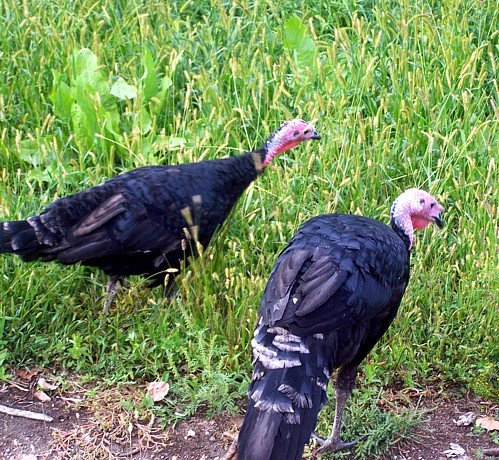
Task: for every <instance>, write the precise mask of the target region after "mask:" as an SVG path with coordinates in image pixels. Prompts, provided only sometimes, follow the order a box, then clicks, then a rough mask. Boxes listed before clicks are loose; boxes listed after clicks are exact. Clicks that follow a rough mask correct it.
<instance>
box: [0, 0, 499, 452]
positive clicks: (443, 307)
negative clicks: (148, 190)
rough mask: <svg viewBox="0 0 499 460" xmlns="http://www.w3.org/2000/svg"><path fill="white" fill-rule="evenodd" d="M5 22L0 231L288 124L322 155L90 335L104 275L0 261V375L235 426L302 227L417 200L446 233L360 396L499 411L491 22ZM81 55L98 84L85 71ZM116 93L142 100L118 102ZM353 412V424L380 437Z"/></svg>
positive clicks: (43, 0) (361, 16)
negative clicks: (119, 396) (43, 371)
mask: <svg viewBox="0 0 499 460" xmlns="http://www.w3.org/2000/svg"><path fill="white" fill-rule="evenodd" d="M0 12H1V16H2V17H3V18H5V21H4V24H3V27H2V29H1V30H0V47H1V48H0V64H1V67H2V73H1V75H0V123H1V125H0V127H1V129H0V175H1V177H0V215H1V216H2V219H4V220H6V219H17V218H21V217H27V216H29V215H31V214H33V213H36V212H39V211H40V210H41V209H42V208H43V207H44V206H45V205H47V204H49V203H50V202H51V201H52V200H53V199H55V198H57V197H60V196H63V195H66V194H69V193H72V192H75V191H77V190H81V189H83V188H85V187H88V186H90V185H93V184H97V183H99V182H101V181H102V180H104V179H106V178H109V177H111V176H113V175H114V174H116V173H118V172H121V171H122V170H128V169H131V168H134V167H137V166H140V165H144V164H151V163H155V164H156V163H161V164H172V163H179V162H188V161H197V160H200V159H205V158H219V157H222V156H225V155H231V154H237V153H239V152H241V151H244V150H248V149H251V148H253V147H256V146H258V145H259V144H260V143H261V142H262V140H263V139H264V138H265V137H266V136H267V135H268V133H269V132H270V131H271V130H272V129H273V128H275V127H276V126H278V125H279V124H280V122H281V121H283V120H284V119H286V118H290V117H296V116H299V117H303V118H306V119H316V120H317V122H316V125H317V128H318V130H319V131H320V132H321V134H322V135H323V141H322V142H321V143H320V144H319V145H317V144H314V145H312V144H309V145H305V146H301V147H299V148H298V149H296V150H295V151H293V152H291V153H289V154H286V155H285V156H283V157H281V158H280V159H278V160H277V161H276V162H274V164H272V165H271V166H270V167H269V168H268V171H267V172H266V174H265V175H264V176H263V177H262V178H260V179H259V180H258V181H257V182H255V183H254V184H253V185H252V186H251V187H250V188H249V189H248V191H247V192H246V194H245V195H244V197H243V198H242V199H241V200H240V202H239V203H238V205H237V207H236V209H235V211H234V212H233V213H232V215H231V216H230V218H229V220H228V222H227V225H226V226H225V227H224V229H223V232H221V234H220V235H219V237H218V238H217V239H216V241H214V244H213V245H212V246H211V247H210V248H209V249H207V250H206V251H205V257H204V259H203V260H200V261H198V262H197V263H196V264H194V265H193V266H191V267H190V268H189V270H186V271H185V272H184V273H183V275H182V276H181V277H180V279H179V294H178V296H177V297H176V298H175V299H174V300H172V301H169V300H164V299H163V298H162V295H161V292H159V291H160V290H152V291H151V290H147V289H145V285H144V281H143V280H140V279H132V280H131V283H130V284H131V288H130V290H129V291H128V292H127V293H126V294H124V295H122V296H121V298H120V300H119V302H118V305H117V306H116V307H115V308H114V309H113V310H112V311H111V314H110V316H109V317H107V318H102V317H100V316H99V311H100V309H101V305H102V294H103V287H102V285H103V283H104V281H105V280H104V277H103V276H102V275H101V274H100V273H98V272H96V271H93V270H90V269H87V268H83V267H61V266H57V265H54V264H45V265H44V264H29V265H28V264H24V263H21V262H20V261H19V260H18V259H17V258H14V257H11V256H2V257H1V258H0V273H1V276H0V292H1V299H0V360H1V361H2V362H3V364H1V366H4V367H3V368H0V375H2V373H1V372H6V371H7V372H8V370H9V369H12V368H13V367H14V366H25V365H26V366H34V365H36V366H56V367H58V368H61V369H63V370H64V371H66V372H78V373H79V374H80V375H82V376H84V378H86V379H88V380H93V381H101V382H103V383H104V384H106V385H113V384H115V383H116V382H127V381H144V380H145V381H148V380H151V379H154V378H157V377H164V378H166V379H168V380H169V382H170V383H171V388H172V400H171V401H172V402H171V403H169V404H170V405H171V407H166V408H165V413H166V414H170V415H171V414H173V413H175V412H177V413H181V414H184V413H185V414H190V413H192V412H194V411H195V410H196V409H197V408H199V407H200V406H207V407H208V408H209V410H215V411H218V410H226V409H228V410H232V409H233V408H234V405H235V401H236V399H237V397H238V396H242V395H244V393H245V388H246V385H247V382H248V375H249V371H250V368H251V364H250V363H251V357H250V345H249V342H250V339H251V336H252V331H253V327H254V325H255V318H256V315H257V311H258V305H259V301H260V296H261V293H262V290H263V287H264V286H265V282H266V279H267V276H268V274H269V272H270V270H271V268H272V265H273V263H274V261H275V259H276V257H277V254H278V252H279V251H280V250H281V249H282V248H283V247H284V245H285V244H286V242H287V241H288V240H289V238H290V237H291V236H292V235H293V233H294V232H295V231H296V229H297V228H298V226H299V224H300V223H301V222H303V221H304V220H306V219H308V218H310V217H312V216H314V215H316V214H319V213H323V212H333V211H337V212H352V213H360V214H364V215H368V216H371V217H374V218H378V219H381V220H383V221H387V220H388V210H389V206H390V203H391V201H392V200H393V198H394V197H395V196H396V195H397V194H398V193H400V191H401V190H403V189H405V188H408V187H414V186H416V187H421V188H424V189H427V190H429V191H430V192H431V193H433V194H435V195H436V196H438V197H439V198H440V200H441V201H442V202H443V203H444V204H445V206H446V207H447V212H446V214H445V217H446V227H445V229H444V230H443V231H437V229H436V228H431V229H429V230H426V231H425V232H422V233H419V234H418V236H417V242H416V246H415V251H414V255H413V259H412V279H411V283H410V286H409V289H408V292H407V294H406V296H405V299H404V302H403V304H402V307H401V310H400V314H399V315H398V317H397V319H396V320H395V322H394V324H393V325H392V327H391V328H390V331H389V333H388V334H387V336H386V337H384V338H383V340H382V341H381V342H380V344H379V345H377V347H376V348H375V350H373V352H372V353H371V355H370V356H369V358H368V360H366V363H365V365H364V372H365V377H364V378H363V386H364V387H366V389H365V390H363V389H361V390H360V391H361V396H360V397H361V398H362V394H364V395H370V394H371V393H370V392H371V391H372V388H371V386H372V385H376V386H377V385H381V386H383V385H389V384H392V383H394V382H402V383H403V384H404V385H406V386H410V387H418V386H422V385H425V384H428V383H432V382H444V384H449V385H453V386H454V385H458V386H462V387H464V388H469V389H471V390H473V391H476V392H479V393H481V394H484V395H486V396H489V397H495V398H497V397H498V396H499V395H498V392H499V388H498V386H497V385H498V384H497V375H498V373H499V369H498V364H497V363H498V362H499V355H498V350H499V339H498V337H499V335H498V334H497V324H499V314H498V309H497V292H498V285H499V283H498V276H497V270H496V269H497V254H496V244H497V243H496V233H495V232H496V222H497V205H498V203H497V179H498V178H497V165H496V162H497V152H498V150H499V126H498V125H499V96H498V94H499V88H498V81H497V75H498V73H499V72H498V66H499V62H498V61H497V56H498V55H499V54H498V53H499V32H498V31H497V24H498V23H499V13H498V10H497V4H496V2H494V1H487V0H485V1H479V0H470V1H464V0H454V1H450V0H446V1H442V2H433V1H423V0H415V1H412V2H407V1H404V2H395V1H381V2H372V1H367V0H366V1H357V2H355V1H353V0H342V1H339V0H337V1H322V2H321V1H319V2H317V1H315V2H313V1H308V0H307V1H304V2H302V3H301V6H300V7H297V6H296V2H291V1H284V2H280V3H279V6H278V7H277V6H276V5H274V4H273V3H272V2H250V1H247V0H241V1H238V2H222V1H220V0H213V1H212V2H211V3H208V2H193V1H187V2H163V1H161V2H160V1H148V2H139V1H137V0H129V1H127V2H123V1H117V0H115V1H112V0H104V1H101V2H89V1H83V2H70V1H68V0H63V1H57V2H56V1H54V0H38V1H36V2H27V1H26V2H24V3H20V2H17V1H13V0H6V1H5V2H3V4H2V5H1V6H0ZM293 17H298V18H300V21H297V20H293V19H291V18H293ZM290 19H291V20H290ZM300 22H301V24H302V26H301V29H300V28H299V24H300ZM83 48H88V49H89V50H91V52H92V53H93V55H95V57H96V59H97V61H96V62H97V64H98V68H95V69H94V70H93V73H89V72H87V73H86V74H85V72H84V71H85V68H84V69H82V68H81V64H78V62H79V61H78V58H77V53H78V52H79V51H80V50H81V49H83ZM85 53H86V52H85ZM87 64H88V63H87ZM87 64H84V65H87ZM79 66H80V67H79ZM87 70H88V69H87ZM82 75H83V76H82ZM89 75H90V76H89ZM119 77H121V78H123V79H124V81H125V82H126V83H127V84H129V85H132V86H134V87H135V89H137V93H138V94H137V97H135V98H133V99H131V100H127V99H124V100H121V99H118V98H116V97H114V96H110V95H109V94H108V93H109V89H110V88H111V87H112V85H113V84H114V83H115V82H116V81H117V80H118V78H119ZM61 81H62V82H63V83H60V82H61ZM170 83H171V86H170ZM162 84H163V85H164V86H161V85H162ZM61 85H62V86H61ZM64 85H65V86H64ZM61 88H62V89H61ZM68 88H69V89H68ZM162 88H166V89H165V90H164V91H163V93H162V92H161V89H162ZM66 90H67V91H66ZM71 91H73V93H71V94H72V95H70V92H71ZM57 98H59V99H57ZM72 104H75V105H78V104H79V107H80V108H79V109H78V110H80V111H82V112H83V113H85V114H86V115H87V116H88V117H87V119H83V121H82V117H81V116H80V117H78V115H75V114H74V113H73V112H71V105H72ZM68 107H69V111H68ZM89 120H90V121H89ZM89 133H90V134H89ZM92 134H96V136H92ZM2 350H3V351H2ZM370 388H371V389H370ZM362 392H364V393H362ZM362 407H363V406H362V405H357V404H355V405H354V406H353V409H352V410H354V411H357V412H355V413H356V414H357V415H358V416H362V414H364V413H365V415H366V417H367V418H369V420H373V423H375V421H376V420H378V422H377V423H382V424H383V423H384V425H382V426H386V427H388V426H390V423H391V422H390V421H389V420H388V421H385V422H383V421H381V422H380V421H379V420H381V419H380V418H379V417H380V414H378V415H376V414H374V415H373V417H370V416H369V414H368V412H369V411H368V410H367V409H366V410H365V411H363V409H362ZM369 410H370V409H369ZM323 417H324V418H323V419H321V420H322V422H321V423H326V422H325V420H326V418H325V417H326V416H325V415H324V416H323ZM385 439H386V438H385ZM383 442H384V441H383V440H382V439H380V444H378V445H376V446H373V447H372V449H371V450H370V451H369V452H364V453H363V454H361V453H359V455H371V454H373V453H374V452H379V451H380V449H381V447H379V446H380V445H382V443H383Z"/></svg>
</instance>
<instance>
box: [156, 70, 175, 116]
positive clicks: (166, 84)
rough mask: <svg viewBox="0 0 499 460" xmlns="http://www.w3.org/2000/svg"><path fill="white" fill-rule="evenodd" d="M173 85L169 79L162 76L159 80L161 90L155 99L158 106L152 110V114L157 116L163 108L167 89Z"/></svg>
mask: <svg viewBox="0 0 499 460" xmlns="http://www.w3.org/2000/svg"><path fill="white" fill-rule="evenodd" d="M172 85H173V81H172V79H171V78H170V77H168V76H164V77H163V78H162V79H161V90H160V91H159V93H158V95H157V98H158V105H157V106H156V107H155V108H154V112H155V113H156V114H158V113H159V112H160V111H161V109H162V108H163V105H164V104H165V100H166V95H167V93H168V88H170V87H171V86H172Z"/></svg>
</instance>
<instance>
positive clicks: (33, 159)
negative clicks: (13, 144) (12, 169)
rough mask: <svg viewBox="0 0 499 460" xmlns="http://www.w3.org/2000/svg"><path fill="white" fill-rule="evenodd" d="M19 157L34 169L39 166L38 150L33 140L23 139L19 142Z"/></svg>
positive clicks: (36, 143)
mask: <svg viewBox="0 0 499 460" xmlns="http://www.w3.org/2000/svg"><path fill="white" fill-rule="evenodd" d="M19 157H20V158H21V159H22V160H24V161H26V162H27V163H29V164H31V165H32V166H34V167H35V168H36V167H38V166H39V165H40V163H41V162H42V161H41V158H40V148H39V145H38V142H37V141H36V140H35V139H24V140H22V141H21V142H20V151H19Z"/></svg>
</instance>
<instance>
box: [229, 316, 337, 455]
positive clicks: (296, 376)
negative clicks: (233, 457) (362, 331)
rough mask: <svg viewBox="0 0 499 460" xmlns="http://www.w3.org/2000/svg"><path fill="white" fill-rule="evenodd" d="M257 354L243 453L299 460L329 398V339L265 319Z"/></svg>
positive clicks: (255, 345) (240, 443)
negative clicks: (300, 333)
mask: <svg viewBox="0 0 499 460" xmlns="http://www.w3.org/2000/svg"><path fill="white" fill-rule="evenodd" d="M253 354H254V358H255V370H254V372H253V380H252V382H251V385H250V388H249V392H248V393H249V405H248V410H247V412H246V415H245V417H244V422H243V426H242V427H241V430H240V432H239V439H238V448H237V452H238V459H239V460H293V459H296V460H298V459H300V458H301V457H302V454H303V450H304V448H305V445H306V444H307V443H308V442H309V440H310V436H311V434H312V432H313V430H314V428H315V426H316V424H317V416H318V414H319V411H320V409H321V408H322V406H323V405H324V404H325V402H326V388H327V383H328V380H329V373H328V371H327V370H326V368H327V365H326V362H327V359H326V356H325V347H324V346H323V339H322V337H321V336H315V337H314V336H312V337H304V338H301V337H298V336H295V335H293V334H290V333H289V332H288V331H287V330H286V329H283V328H279V327H275V328H271V327H268V326H266V325H264V324H260V326H259V327H258V328H257V330H256V331H255V338H254V340H253Z"/></svg>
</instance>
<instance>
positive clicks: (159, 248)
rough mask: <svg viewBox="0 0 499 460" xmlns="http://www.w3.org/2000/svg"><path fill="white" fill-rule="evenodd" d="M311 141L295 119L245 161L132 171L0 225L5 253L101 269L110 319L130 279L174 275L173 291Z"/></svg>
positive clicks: (156, 280)
mask: <svg viewBox="0 0 499 460" xmlns="http://www.w3.org/2000/svg"><path fill="white" fill-rule="evenodd" d="M310 139H317V140H318V139H320V136H319V134H318V133H317V131H316V130H315V128H314V127H313V126H311V125H310V124H309V123H306V122H305V121H303V120H299V119H294V120H289V121H286V122H285V123H283V124H282V125H281V126H280V127H279V129H277V130H276V131H275V132H274V133H273V134H272V135H271V136H270V137H269V138H268V139H267V140H266V141H265V143H264V144H263V145H262V146H261V147H260V148H259V149H257V150H254V151H252V152H249V153H245V154H243V155H240V156H234V157H230V158H224V159H217V160H209V161H202V162H199V163H187V164H181V165H175V166H146V167H143V168H138V169H134V170H132V171H129V172H127V173H125V174H121V175H119V176H116V177H114V178H112V179H110V180H108V181H106V182H104V183H102V184H100V185H98V186H96V187H92V188H90V189H88V190H85V191H83V192H80V193H77V194H75V195H71V196H67V197H64V198H61V199H58V200H56V201H54V202H53V203H52V204H50V205H49V206H47V207H46V208H45V210H44V211H43V212H42V213H41V214H39V215H37V216H33V217H29V218H28V219H26V220H19V221H12V222H3V223H0V252H4V253H5V252H9V253H14V254H17V255H19V256H20V257H21V258H22V259H23V260H25V261H32V260H37V259H39V260H44V261H51V260H55V261H57V262H61V263H63V264H74V263H77V262H80V263H82V264H84V265H90V266H94V267H99V268H100V269H102V270H103V271H104V272H105V273H106V274H107V275H109V277H110V281H109V282H108V285H107V291H108V292H107V298H106V302H105V308H104V309H105V311H106V310H107V308H108V307H109V306H110V305H111V303H112V301H113V298H114V296H115V294H116V288H117V285H118V284H121V282H122V280H123V277H124V276H127V275H145V276H147V277H149V278H151V279H152V284H160V283H162V282H164V280H165V271H166V270H168V272H169V273H168V279H169V282H170V283H171V281H172V279H173V276H174V274H175V271H176V269H178V268H179V267H180V264H181V261H182V260H186V259H187V257H189V256H191V255H194V256H195V255H196V253H197V251H196V248H197V247H198V246H197V245H198V244H200V245H201V246H202V247H206V246H207V245H208V243H209V242H210V240H211V238H212V236H213V234H214V233H215V231H216V230H217V228H219V227H220V226H221V225H222V224H223V222H224V220H225V219H226V217H227V215H228V214H229V212H230V210H231V209H232V207H233V206H234V204H235V203H236V201H237V199H238V198H239V197H240V196H241V194H242V193H243V192H244V190H245V189H246V188H247V187H248V186H249V185H250V183H251V182H252V181H253V180H255V179H256V178H257V177H258V175H259V174H261V173H262V172H263V171H264V169H265V167H266V166H267V165H268V164H269V163H270V162H271V161H272V159H273V158H274V157H275V156H276V155H278V154H280V153H282V152H285V151H286V150H289V149H291V148H293V147H295V146H297V145H298V144H300V143H301V142H303V141H307V140H310Z"/></svg>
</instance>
